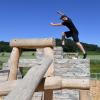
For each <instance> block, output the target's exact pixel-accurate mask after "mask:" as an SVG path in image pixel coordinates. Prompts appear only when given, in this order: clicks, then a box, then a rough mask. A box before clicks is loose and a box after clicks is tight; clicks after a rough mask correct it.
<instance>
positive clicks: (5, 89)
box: [0, 78, 45, 96]
mask: <svg viewBox="0 0 100 100" xmlns="http://www.w3.org/2000/svg"><path fill="white" fill-rule="evenodd" d="M21 80H22V79H21ZM21 80H10V81H6V82H2V83H0V96H6V95H8V93H10V92H11V91H12V90H13V89H14V88H15V87H16V85H17V84H20V82H21ZM44 82H45V79H44V78H43V79H42V80H41V82H40V83H39V85H38V87H37V88H36V90H35V92H38V91H44Z"/></svg>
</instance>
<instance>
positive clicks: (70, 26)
mask: <svg viewBox="0 0 100 100" xmlns="http://www.w3.org/2000/svg"><path fill="white" fill-rule="evenodd" d="M62 25H64V26H66V27H68V29H69V30H70V31H71V32H72V33H78V30H77V28H76V27H75V25H74V24H73V22H72V20H71V19H70V18H68V20H66V21H63V22H62Z"/></svg>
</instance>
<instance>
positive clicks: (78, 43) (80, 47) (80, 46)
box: [76, 42, 87, 59]
mask: <svg viewBox="0 0 100 100" xmlns="http://www.w3.org/2000/svg"><path fill="white" fill-rule="evenodd" d="M76 45H77V46H78V48H79V49H80V50H81V51H82V52H83V59H85V58H86V56H87V54H86V51H85V49H84V48H83V46H82V44H81V43H80V42H76Z"/></svg>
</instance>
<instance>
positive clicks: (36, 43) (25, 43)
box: [10, 38, 55, 49]
mask: <svg viewBox="0 0 100 100" xmlns="http://www.w3.org/2000/svg"><path fill="white" fill-rule="evenodd" d="M54 45H55V42H54V39H53V38H40V39H13V40H11V41H10V46H12V47H19V48H28V49H29V48H44V47H53V46H54Z"/></svg>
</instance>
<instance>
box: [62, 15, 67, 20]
mask: <svg viewBox="0 0 100 100" xmlns="http://www.w3.org/2000/svg"><path fill="white" fill-rule="evenodd" d="M64 17H67V18H68V16H66V15H62V16H61V17H60V19H62V18H64Z"/></svg>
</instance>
